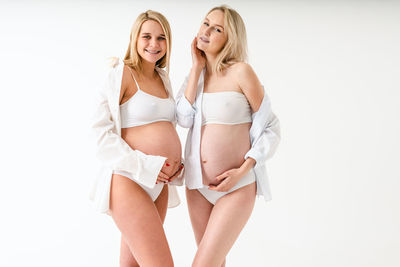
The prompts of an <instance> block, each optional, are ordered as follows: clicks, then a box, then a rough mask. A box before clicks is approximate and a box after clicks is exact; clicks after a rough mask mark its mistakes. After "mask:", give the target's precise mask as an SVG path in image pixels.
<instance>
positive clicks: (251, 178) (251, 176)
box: [197, 169, 256, 205]
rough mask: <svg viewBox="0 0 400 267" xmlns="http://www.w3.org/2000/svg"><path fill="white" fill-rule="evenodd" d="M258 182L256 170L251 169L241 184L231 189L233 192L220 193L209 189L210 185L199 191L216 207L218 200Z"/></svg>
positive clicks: (240, 181) (241, 180)
mask: <svg viewBox="0 0 400 267" xmlns="http://www.w3.org/2000/svg"><path fill="white" fill-rule="evenodd" d="M255 181H256V174H255V173H254V169H251V170H250V171H249V172H248V173H247V174H246V175H245V176H244V177H242V179H240V180H239V182H238V183H237V184H236V185H235V186H234V187H232V188H231V190H229V191H227V192H218V191H214V190H210V189H208V185H205V186H204V187H203V188H199V189H197V190H198V191H199V192H200V193H201V194H202V195H203V196H204V197H205V198H206V199H207V200H208V202H210V203H212V204H214V205H215V203H216V202H217V200H218V199H220V198H221V197H223V196H225V195H226V194H229V193H231V192H233V191H235V190H237V189H239V188H241V187H244V186H246V185H249V184H251V183H254V182H255Z"/></svg>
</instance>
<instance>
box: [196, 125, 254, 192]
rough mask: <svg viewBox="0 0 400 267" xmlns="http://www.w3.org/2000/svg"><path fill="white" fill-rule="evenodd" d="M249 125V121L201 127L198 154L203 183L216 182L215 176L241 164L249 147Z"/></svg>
mask: <svg viewBox="0 0 400 267" xmlns="http://www.w3.org/2000/svg"><path fill="white" fill-rule="evenodd" d="M250 126H251V124H250V123H245V124H237V125H220V124H208V125H204V126H203V127H202V129H201V144H200V156H201V167H202V173H203V184H205V185H210V184H218V182H217V180H216V179H215V177H216V176H218V175H220V174H222V173H223V172H225V171H227V170H230V169H233V168H239V167H240V166H241V165H242V164H243V162H244V155H245V154H246V153H247V151H249V149H250V147H251V145H250V135H249V130H250Z"/></svg>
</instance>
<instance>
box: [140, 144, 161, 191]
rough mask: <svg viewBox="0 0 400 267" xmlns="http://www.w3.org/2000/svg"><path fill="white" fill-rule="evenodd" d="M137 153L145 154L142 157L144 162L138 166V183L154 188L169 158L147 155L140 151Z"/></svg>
mask: <svg viewBox="0 0 400 267" xmlns="http://www.w3.org/2000/svg"><path fill="white" fill-rule="evenodd" d="M136 152H137V153H139V154H143V155H141V157H140V158H141V159H142V160H141V162H139V164H138V166H139V168H138V172H137V181H138V182H139V183H140V184H142V185H144V186H147V187H149V188H154V186H155V184H156V181H157V177H158V174H159V173H160V171H161V169H162V167H163V165H164V163H165V160H166V159H167V158H166V157H162V156H154V155H146V154H144V153H143V152H141V151H139V150H136Z"/></svg>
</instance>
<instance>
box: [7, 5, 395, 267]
mask: <svg viewBox="0 0 400 267" xmlns="http://www.w3.org/2000/svg"><path fill="white" fill-rule="evenodd" d="M222 3H226V4H229V5H230V6H231V7H233V8H235V9H236V10H237V11H238V12H239V13H240V14H241V15H242V17H243V19H244V21H245V23H246V27H247V31H248V42H249V55H250V64H251V65H252V66H253V68H254V69H255V71H256V73H257V74H258V76H259V79H260V80H261V81H262V83H263V84H264V85H265V86H266V88H267V91H268V94H269V96H270V98H271V101H272V106H273V109H274V111H275V113H276V114H277V116H278V117H279V118H280V120H281V128H282V141H281V144H280V147H279V149H278V152H277V153H276V155H275V157H274V158H273V159H271V160H270V162H269V174H270V181H271V187H272V194H273V200H272V201H271V202H268V203H265V202H264V200H262V199H259V200H258V201H257V203H256V207H255V209H254V212H253V215H252V217H251V218H250V220H249V222H248V224H247V226H246V227H245V229H244V230H243V232H242V234H241V235H240V237H239V239H238V241H237V242H236V244H235V245H234V247H233V248H232V250H231V252H230V254H229V255H228V258H227V266H256V267H258V266H271V267H293V266H296V267H320V266H325V267H339V266H340V267H358V266H363V267H372V266H374V267H378V266H379V267H381V266H385V267H395V266H400V256H399V254H398V252H399V251H400V209H399V208H400V205H399V203H400V194H399V190H400V180H399V179H400V170H399V167H398V165H397V166H396V162H397V164H398V163H399V159H400V157H399V156H400V155H399V154H400V153H399V151H400V141H399V136H400V126H399V115H400V107H399V105H398V103H397V102H399V99H400V92H399V91H400V86H399V85H400V83H399V77H400V53H399V47H400V3H399V2H395V1H279V2H278V1H265V2H262V1H225V2H222V1H210V0H208V1H206V0H203V1H199V2H196V3H195V2H194V1H193V2H191V1H175V2H170V1H161V0H160V1H150V0H149V1H107V2H106V1H72V2H71V1H1V2H0V73H1V78H0V88H1V90H0V114H1V115H0V116H1V129H2V131H1V138H0V151H1V152H0V156H1V180H0V203H1V204H0V205H1V206H0V207H1V211H2V216H1V218H2V219H1V220H0V226H1V227H0V251H1V253H0V266H7V267H11V266H118V256H119V238H120V234H119V231H118V230H117V228H116V226H115V225H114V223H113V221H112V219H111V218H110V217H109V216H107V215H103V214H98V213H96V212H94V211H93V209H92V206H91V203H90V201H89V200H88V192H89V189H90V184H91V182H92V180H93V175H94V172H93V170H94V167H95V166H94V165H95V164H94V162H95V161H94V140H93V139H92V136H91V133H90V128H89V127H90V116H91V114H92V111H93V100H92V99H93V97H94V95H95V93H96V91H97V90H98V88H99V86H100V85H101V83H102V81H103V80H104V73H105V70H106V65H105V59H106V58H107V57H108V56H123V55H124V53H125V50H126V48H127V45H128V39H129V33H130V28H131V25H132V23H133V21H134V20H135V19H136V17H137V16H138V14H139V13H140V12H143V11H145V10H147V9H154V10H156V11H159V12H161V13H163V14H164V15H165V16H166V17H167V19H168V20H169V21H170V24H171V28H172V33H173V51H172V53H173V54H172V61H171V72H170V77H171V81H172V85H173V88H174V92H175V93H176V92H177V90H178V89H179V87H180V84H181V83H182V81H183V79H184V77H185V76H186V74H187V73H188V71H189V68H190V64H191V58H190V49H189V48H190V42H191V40H192V39H193V37H194V36H195V34H196V32H197V30H198V27H199V26H200V23H201V20H202V18H203V17H204V15H205V14H206V12H207V11H208V10H209V9H210V8H212V7H214V6H216V5H219V4H222ZM396 104H397V105H396ZM178 132H179V134H180V136H181V137H182V143H183V144H184V141H185V134H186V132H185V131H184V130H183V129H182V128H179V127H178ZM178 191H179V194H180V196H181V200H182V204H181V205H180V206H179V207H177V208H174V209H170V210H169V212H168V214H167V219H166V223H165V229H166V233H167V237H168V240H169V243H170V246H171V250H172V253H173V257H174V260H175V265H176V266H177V267H186V266H190V263H191V260H192V258H193V256H194V253H195V249H196V248H195V241H194V238H193V234H192V230H191V226H190V221H189V217H188V213H187V209H186V204H185V196H184V190H183V188H179V189H178Z"/></svg>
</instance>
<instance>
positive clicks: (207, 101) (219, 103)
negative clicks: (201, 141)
mask: <svg viewBox="0 0 400 267" xmlns="http://www.w3.org/2000/svg"><path fill="white" fill-rule="evenodd" d="M202 105H203V106H202V113H203V114H202V119H203V121H202V125H205V124H210V123H216V124H239V123H245V122H251V109H250V104H249V102H248V101H247V98H246V97H245V96H244V95H243V94H241V93H239V92H232V91H224V92H216V93H204V94H203V103H202Z"/></svg>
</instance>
